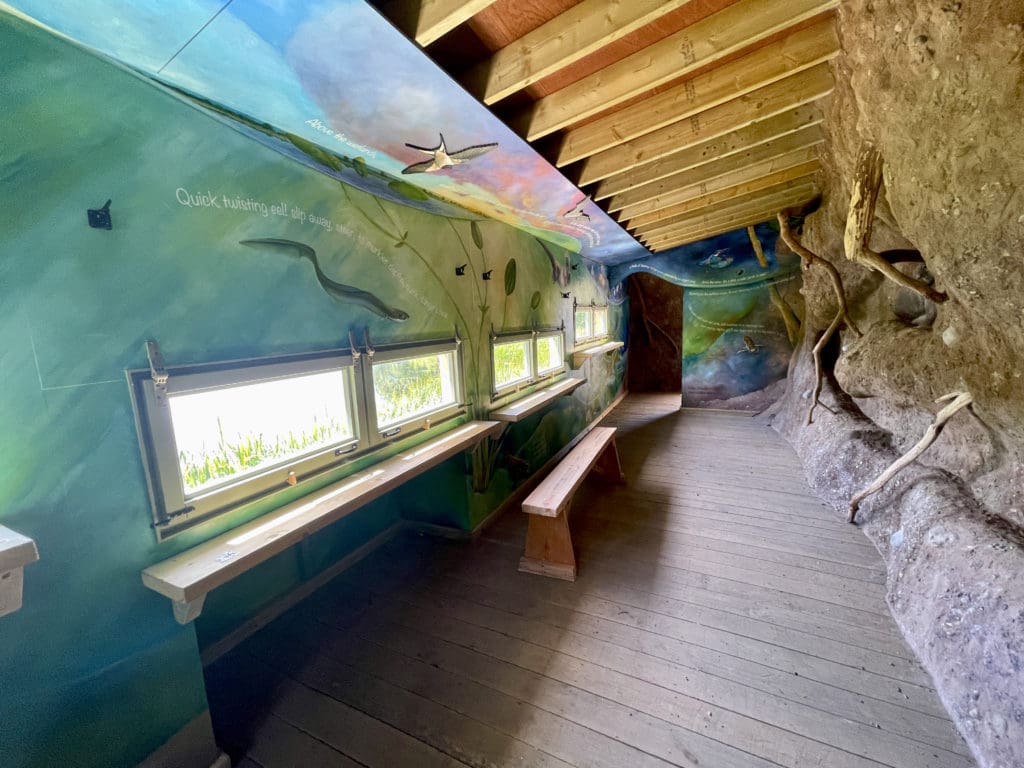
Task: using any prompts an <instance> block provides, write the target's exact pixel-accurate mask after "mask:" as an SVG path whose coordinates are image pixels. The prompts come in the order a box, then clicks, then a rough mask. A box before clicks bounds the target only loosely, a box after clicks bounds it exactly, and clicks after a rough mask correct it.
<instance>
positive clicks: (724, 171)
mask: <svg viewBox="0 0 1024 768" xmlns="http://www.w3.org/2000/svg"><path fill="white" fill-rule="evenodd" d="M823 140H824V136H823V135H822V133H821V131H820V130H819V129H818V128H817V127H813V128H807V129H805V130H803V131H798V132H797V133H791V134H789V135H788V136H783V137H782V138H781V139H776V140H775V141H772V142H768V143H765V144H759V145H758V146H756V147H753V148H751V149H749V150H747V151H746V152H737V153H736V154H734V155H729V156H728V157H723V158H722V159H720V160H712V161H711V162H710V163H706V164H704V165H699V166H697V167H696V168H692V169H690V170H689V171H683V172H682V173H677V174H675V175H674V176H669V177H668V178H665V179H661V180H660V181H657V182H655V183H654V184H649V185H647V186H644V187H638V188H637V189H633V190H630V191H629V192H623V193H622V194H621V195H614V196H613V197H611V198H610V199H609V200H608V210H609V211H617V212H618V217H619V218H620V219H627V220H632V219H635V218H636V217H637V216H641V215H644V214H647V213H653V212H655V211H658V210H661V209H662V208H667V207H669V206H672V205H675V204H677V203H681V202H684V201H686V200H689V199H690V198H691V197H693V192H692V188H693V187H699V186H700V185H701V184H708V183H710V182H712V181H715V180H718V179H722V178H725V182H724V186H732V184H738V183H739V182H740V181H741V180H750V179H751V178H752V177H753V176H756V175H763V174H767V173H774V172H775V171H779V170H782V169H783V168H788V167H790V166H793V165H799V164H800V163H806V162H808V161H809V160H813V159H814V158H816V157H817V149H816V146H817V145H818V144H820V143H821V142H822V141H823ZM731 179H736V180H735V181H731ZM719 186H720V187H721V186H722V185H719ZM698 194H703V192H701V191H700V190H698Z"/></svg>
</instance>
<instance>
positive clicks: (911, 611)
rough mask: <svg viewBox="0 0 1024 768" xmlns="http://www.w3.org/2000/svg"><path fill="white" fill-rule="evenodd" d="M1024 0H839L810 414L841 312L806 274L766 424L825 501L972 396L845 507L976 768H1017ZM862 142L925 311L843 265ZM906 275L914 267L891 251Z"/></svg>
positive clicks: (818, 232) (1023, 535) (841, 495)
mask: <svg viewBox="0 0 1024 768" xmlns="http://www.w3.org/2000/svg"><path fill="white" fill-rule="evenodd" d="M1022 30H1024V2H1020V1H1019V0H1014V1H1013V2H1005V1H1003V2H1000V1H998V0H978V1H975V2H969V3H968V2H962V3H961V2H950V1H948V0H933V1H931V2H926V1H925V0H908V1H907V2H878V1H877V0H875V1H872V2H869V1H868V0H848V1H847V2H844V3H842V4H841V7H840V11H839V31H840V38H841V40H842V43H843V54H842V56H840V58H839V59H837V60H836V61H835V62H834V65H833V66H834V71H835V75H836V81H837V87H836V91H835V93H834V94H833V96H832V98H831V100H830V102H829V104H828V105H827V106H826V113H827V118H826V133H827V136H828V142H827V144H826V145H825V149H824V151H823V157H822V162H823V166H824V168H825V170H824V172H823V174H822V179H821V181H822V188H823V189H824V190H825V195H824V201H823V205H822V208H821V210H820V211H819V212H818V213H816V214H814V215H813V216H811V217H810V218H809V219H808V221H807V225H806V228H805V232H804V234H803V242H804V244H805V245H807V246H808V247H809V248H811V249H812V250H814V251H815V252H816V253H818V254H819V255H821V256H823V257H825V258H827V259H829V260H830V261H832V262H833V263H834V264H835V265H836V267H837V268H838V269H839V270H840V272H841V273H842V275H843V279H844V284H845V288H846V294H847V296H848V299H849V301H850V303H851V312H852V316H853V318H854V320H855V322H856V323H857V324H858V326H859V327H860V329H861V331H863V334H864V335H863V336H861V337H859V338H858V337H857V336H855V335H854V334H853V333H852V332H851V331H850V330H848V329H847V330H844V331H843V332H842V335H841V341H840V343H839V345H838V347H837V350H836V354H838V360H837V361H836V363H835V368H834V376H832V377H830V380H829V381H827V382H826V390H825V394H824V395H823V400H824V402H825V403H826V404H827V405H829V407H830V408H831V409H832V410H833V411H834V413H832V412H830V411H829V410H827V409H825V408H819V409H818V410H817V412H816V415H815V423H814V424H812V425H810V426H808V425H806V424H805V422H806V414H807V408H808V406H809V399H808V396H809V395H808V393H809V391H810V390H811V388H812V387H813V384H814V381H813V378H814V374H813V364H812V361H811V358H810V347H811V340H812V339H813V338H816V335H817V334H818V333H820V332H821V331H822V330H823V329H824V327H825V326H826V325H827V324H828V322H829V321H830V320H831V318H832V317H833V315H834V313H835V303H834V298H833V297H832V294H831V287H830V285H829V283H828V282H827V280H826V278H825V276H824V275H823V274H815V272H816V270H813V269H812V270H810V271H805V274H804V288H803V293H804V297H805V301H806V305H807V324H806V327H805V334H806V335H805V338H804V341H803V344H802V346H801V347H800V348H799V349H798V351H797V353H796V354H795V356H794V360H793V364H792V366H791V372H790V378H789V383H788V388H787V391H786V394H785V396H784V397H783V398H782V400H780V401H779V403H777V404H776V406H775V408H774V409H773V414H774V416H773V418H774V423H775V426H776V427H777V428H778V429H779V430H780V431H782V432H783V434H785V435H786V436H787V437H788V438H789V439H790V440H791V442H793V444H794V446H795V447H796V448H797V450H798V452H799V454H800V455H801V457H802V458H803V460H804V463H805V468H806V471H807V475H808V479H809V480H810V481H811V483H812V486H813V487H815V488H816V489H817V490H818V491H819V492H820V493H821V494H822V496H823V497H824V498H826V499H827V500H828V501H829V502H830V503H832V504H833V505H834V506H835V507H836V510H837V513H838V514H845V511H846V506H847V503H848V501H849V498H850V496H852V495H853V494H854V493H855V492H856V491H858V490H860V489H861V488H863V487H864V486H866V485H867V484H868V483H870V482H871V480H873V479H874V478H875V477H876V476H877V475H878V474H879V473H880V472H881V471H882V470H883V469H885V467H887V466H888V465H889V464H890V463H891V462H892V461H894V460H895V459H896V458H897V457H898V456H899V455H900V454H901V453H903V452H904V451H906V450H907V449H908V448H909V447H911V446H912V445H914V444H915V443H916V442H917V441H918V440H919V439H920V437H921V435H922V434H923V432H924V431H925V429H926V428H927V426H928V425H929V424H930V423H931V421H932V418H933V416H934V414H935V413H936V412H937V410H938V408H939V406H937V405H936V404H935V403H934V400H935V399H936V398H937V397H939V396H941V395H944V394H947V393H949V392H952V391H954V390H968V391H970V392H971V394H972V395H973V396H974V400H975V405H974V406H973V408H972V409H971V410H965V411H962V412H960V413H959V414H957V415H956V416H955V417H954V418H953V419H952V420H951V421H950V422H949V424H948V425H947V427H946V429H945V430H944V431H943V433H942V434H941V436H940V437H939V439H938V440H937V441H936V443H935V444H934V445H933V446H932V447H931V448H929V449H928V451H927V452H926V453H925V454H924V455H923V456H922V457H921V458H920V459H919V460H918V461H917V462H916V463H915V464H913V465H911V466H910V467H908V468H907V469H905V470H904V471H903V472H902V473H901V474H899V475H898V476H897V477H896V478H895V480H894V481H893V482H892V483H891V484H890V486H889V487H887V488H885V489H884V490H883V491H881V492H880V493H878V494H876V495H875V496H873V497H870V498H869V499H868V500H867V501H866V502H865V503H864V504H863V505H862V507H861V511H860V513H859V516H858V517H859V520H861V524H862V526H863V528H864V531H865V533H866V534H867V535H868V536H869V537H870V538H871V540H872V541H873V542H874V543H875V544H876V546H877V547H878V548H879V550H880V551H881V552H882V554H883V556H884V557H885V558H886V561H887V564H888V576H889V578H888V589H889V601H890V605H891V607H892V609H893V613H894V615H895V616H896V619H897V621H898V622H899V624H900V626H901V628H902V629H903V631H904V633H905V634H906V637H907V640H908V642H909V643H910V644H911V646H912V647H913V648H914V649H915V651H916V652H917V653H918V654H919V655H920V657H921V660H922V662H923V663H924V664H925V666H926V668H927V669H928V670H929V672H930V673H931V674H932V676H933V677H934V679H935V683H936V686H937V688H938V689H939V691H940V693H941V695H942V697H943V699H944V701H945V702H946V704H947V706H948V707H949V709H950V712H951V714H952V715H953V717H954V719H955V720H956V722H957V724H958V726H959V727H960V728H961V731H962V732H963V734H964V736H965V737H966V738H967V740H968V742H969V743H970V745H971V747H972V749H973V750H974V752H975V754H976V756H977V758H978V761H979V764H980V765H981V766H984V768H996V767H999V768H1010V766H1024V32H1022ZM862 140H869V141H873V142H874V143H876V144H877V146H878V147H879V149H880V151H881V153H882V156H883V158H884V161H885V190H884V194H883V196H882V199H881V200H880V205H879V208H878V211H877V219H876V222H875V229H874V233H873V237H872V241H871V246H872V248H873V249H875V250H879V251H880V250H885V249H889V248H915V249H917V250H919V251H920V252H921V254H922V256H923V257H924V260H925V266H926V269H927V273H926V276H928V277H929V279H932V280H934V283H935V286H936V287H937V288H938V289H939V290H942V291H945V292H946V293H947V294H948V295H949V299H948V301H946V302H945V303H942V304H937V305H935V304H932V303H931V302H927V301H924V300H919V299H917V298H916V297H915V296H913V295H911V296H908V295H907V292H906V291H905V290H904V289H901V288H899V287H898V286H896V285H895V284H894V283H892V282H889V281H887V280H884V279H883V278H882V277H881V276H880V275H877V274H874V273H871V272H869V271H868V270H866V269H864V268H863V267H860V266H858V265H856V264H853V263H851V262H849V261H847V260H846V259H845V256H844V253H843V247H842V235H843V229H844V226H845V217H846V209H847V203H848V201H849V195H850V188H851V179H852V171H853V168H854V161H855V157H856V152H857V148H858V146H859V144H860V142H861V141H862ZM901 269H903V270H905V271H906V272H907V273H908V274H925V273H922V272H919V270H921V269H922V267H921V266H920V265H914V264H906V265H902V266H901Z"/></svg>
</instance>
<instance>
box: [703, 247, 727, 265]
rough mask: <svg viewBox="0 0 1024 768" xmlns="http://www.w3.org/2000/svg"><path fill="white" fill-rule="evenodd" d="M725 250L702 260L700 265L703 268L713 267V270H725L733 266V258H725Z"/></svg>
mask: <svg viewBox="0 0 1024 768" xmlns="http://www.w3.org/2000/svg"><path fill="white" fill-rule="evenodd" d="M724 253H725V249H722V250H718V251H715V252H714V253H712V254H711V255H710V256H708V257H707V258H706V259H702V260H701V262H700V265H701V266H702V267H711V268H712V269H725V268H726V267H728V266H729V265H730V264H732V256H723V255H722V254H724Z"/></svg>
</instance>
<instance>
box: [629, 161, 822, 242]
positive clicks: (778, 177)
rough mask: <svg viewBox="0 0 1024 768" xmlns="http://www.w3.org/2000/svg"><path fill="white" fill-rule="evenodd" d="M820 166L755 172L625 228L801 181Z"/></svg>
mask: <svg viewBox="0 0 1024 768" xmlns="http://www.w3.org/2000/svg"><path fill="white" fill-rule="evenodd" d="M820 168H821V166H820V165H819V164H818V161H817V160H811V161H809V162H806V163H800V164H799V165H794V166H793V167H791V168H784V169H782V170H780V171H776V172H775V173H769V174H767V175H766V176H758V177H756V178H753V179H751V180H750V181H745V182H742V183H739V184H735V185H733V186H723V187H721V188H719V189H717V190H715V191H709V192H707V193H706V194H696V195H694V197H693V198H691V199H689V200H687V201H685V202H682V203H679V204H678V205H673V206H671V207H670V208H665V209H664V210H661V211H657V212H656V213H651V214H645V215H644V216H640V217H638V218H637V219H635V220H633V221H630V222H629V223H628V224H627V229H629V230H636V231H649V230H650V229H653V228H655V227H662V226H667V225H670V224H674V223H675V222H677V221H678V220H679V219H682V218H684V217H685V216H689V215H692V214H694V213H697V212H698V211H701V210H703V209H705V208H713V207H715V206H718V205H721V204H723V203H728V202H731V201H733V200H736V199H738V198H742V197H745V196H747V195H752V194H755V193H758V192H763V191H766V190H771V189H773V188H775V187H777V186H778V185H780V184H788V183H792V182H796V181H804V180H806V179H807V177H808V176H813V175H814V174H815V173H817V172H818V170H820Z"/></svg>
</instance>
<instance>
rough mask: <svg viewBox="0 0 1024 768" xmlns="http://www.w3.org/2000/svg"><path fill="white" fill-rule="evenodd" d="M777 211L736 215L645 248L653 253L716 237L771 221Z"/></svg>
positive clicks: (653, 243)
mask: <svg viewBox="0 0 1024 768" xmlns="http://www.w3.org/2000/svg"><path fill="white" fill-rule="evenodd" d="M776 213H778V211H757V212H755V213H752V214H748V215H744V216H737V217H735V218H733V219H730V220H723V221H722V222H720V223H718V224H712V225H711V226H708V227H705V228H703V229H699V230H693V231H691V232H683V233H680V234H677V235H676V236H675V237H673V238H671V239H666V240H661V241H657V242H652V243H651V244H650V245H648V246H647V248H648V249H649V250H651V251H653V252H654V253H659V252H661V251H667V250H670V249H672V248H678V247H679V246H681V245H689V244H690V243H699V242H700V241H701V240H707V239H708V238H710V237H717V236H718V235H724V234H725V233H726V232H732V231H733V230H736V229H743V228H744V227H752V226H754V225H755V224H761V223H763V222H765V221H771V220H772V219H774V218H775V214H776Z"/></svg>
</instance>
